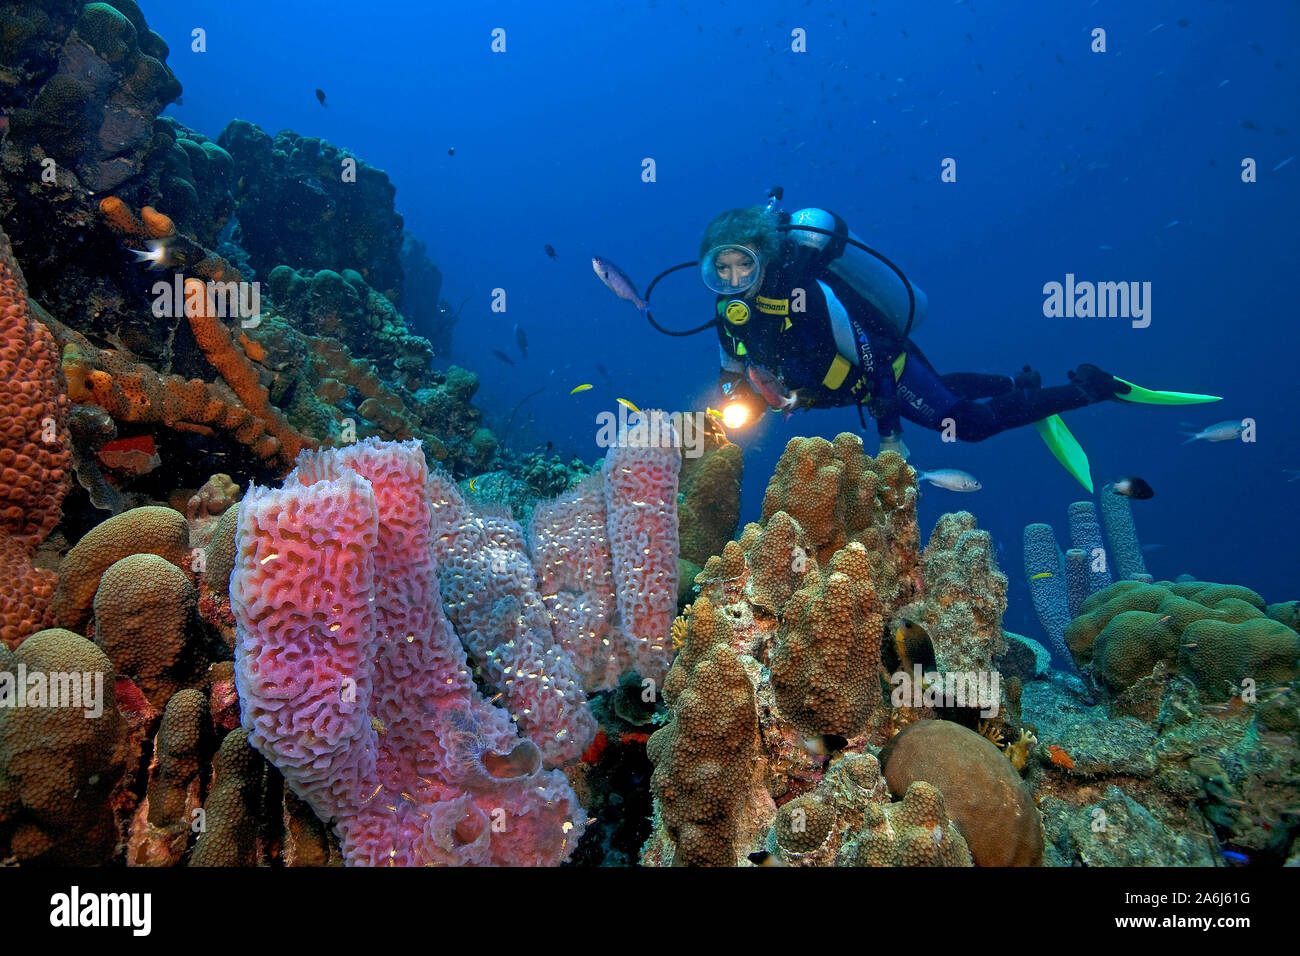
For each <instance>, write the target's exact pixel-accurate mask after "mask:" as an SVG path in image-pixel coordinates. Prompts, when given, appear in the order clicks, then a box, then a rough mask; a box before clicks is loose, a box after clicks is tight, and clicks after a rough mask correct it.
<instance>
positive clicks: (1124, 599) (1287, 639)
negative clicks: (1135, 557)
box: [1065, 581, 1300, 700]
mask: <svg viewBox="0 0 1300 956" xmlns="http://www.w3.org/2000/svg"><path fill="white" fill-rule="evenodd" d="M1264 611H1265V603H1264V600H1263V598H1261V597H1260V596H1259V595H1258V594H1256V593H1255V592H1254V591H1251V590H1250V589H1249V588H1244V587H1239V586H1235V585H1223V584H1212V583H1207V582H1203V581H1157V582H1153V583H1150V584H1146V583H1143V582H1140V581H1119V582H1116V583H1115V584H1113V585H1111V586H1110V587H1108V588H1105V589H1104V590H1101V591H1098V592H1097V593H1096V594H1094V595H1092V596H1091V597H1089V598H1088V600H1087V601H1085V602H1084V604H1083V608H1082V613H1081V614H1080V615H1079V617H1078V618H1076V619H1075V620H1074V621H1073V622H1071V624H1070V626H1069V627H1068V628H1066V631H1065V637H1066V641H1067V643H1068V644H1069V646H1070V650H1071V651H1072V652H1073V653H1074V656H1075V660H1076V661H1077V662H1078V663H1079V666H1080V667H1085V666H1088V665H1091V667H1092V672H1093V674H1094V675H1095V677H1096V679H1097V680H1098V682H1099V683H1100V684H1101V685H1102V686H1103V687H1105V688H1107V689H1108V690H1110V691H1111V692H1113V693H1118V692H1120V691H1123V690H1124V689H1126V688H1128V687H1130V686H1132V685H1133V684H1134V683H1135V682H1137V681H1138V680H1140V679H1141V678H1143V677H1146V676H1147V675H1149V674H1151V672H1152V670H1153V668H1155V667H1156V666H1157V664H1163V665H1164V666H1165V667H1167V668H1168V669H1169V670H1171V671H1176V672H1178V673H1182V674H1186V675H1187V676H1189V677H1190V678H1191V679H1192V680H1193V681H1194V682H1195V684H1196V686H1197V687H1198V688H1199V689H1200V691H1201V693H1202V694H1204V695H1205V696H1206V697H1207V698H1208V699H1210V700H1226V699H1227V698H1228V697H1230V696H1232V695H1233V694H1234V693H1238V694H1239V693H1240V692H1241V689H1242V687H1243V682H1244V681H1247V680H1250V681H1253V682H1254V685H1255V686H1259V687H1263V686H1267V685H1271V684H1283V683H1288V682H1290V681H1292V680H1294V679H1295V678H1296V677H1297V676H1298V675H1300V634H1297V633H1296V631H1294V630H1293V629H1291V628H1289V627H1287V626H1286V625H1285V624H1283V623H1281V622H1280V621H1275V620H1272V619H1270V618H1269V617H1267V616H1266V615H1265V613H1264Z"/></svg>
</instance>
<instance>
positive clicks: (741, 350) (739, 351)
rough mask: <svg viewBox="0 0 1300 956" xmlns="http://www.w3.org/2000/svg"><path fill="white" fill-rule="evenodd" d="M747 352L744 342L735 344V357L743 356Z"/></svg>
mask: <svg viewBox="0 0 1300 956" xmlns="http://www.w3.org/2000/svg"><path fill="white" fill-rule="evenodd" d="M733 341H734V340H733ZM747 351H748V349H746V348H745V343H744V342H736V354H737V355H744V354H745V353H746V352H747Z"/></svg>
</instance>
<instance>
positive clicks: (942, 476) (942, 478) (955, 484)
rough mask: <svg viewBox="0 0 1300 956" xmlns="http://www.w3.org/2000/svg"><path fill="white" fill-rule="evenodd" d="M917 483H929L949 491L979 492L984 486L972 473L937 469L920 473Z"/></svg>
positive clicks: (918, 473)
mask: <svg viewBox="0 0 1300 956" xmlns="http://www.w3.org/2000/svg"><path fill="white" fill-rule="evenodd" d="M916 480H917V481H928V482H929V483H930V484H932V485H934V486H935V487H936V488H946V489H948V490H949V491H979V490H980V489H981V488H983V487H984V486H983V485H981V484H980V482H979V479H978V478H976V477H975V476H974V475H972V474H971V473H970V472H967V471H961V470H959V469H957V468H936V469H935V470H934V471H918V472H917V473H916Z"/></svg>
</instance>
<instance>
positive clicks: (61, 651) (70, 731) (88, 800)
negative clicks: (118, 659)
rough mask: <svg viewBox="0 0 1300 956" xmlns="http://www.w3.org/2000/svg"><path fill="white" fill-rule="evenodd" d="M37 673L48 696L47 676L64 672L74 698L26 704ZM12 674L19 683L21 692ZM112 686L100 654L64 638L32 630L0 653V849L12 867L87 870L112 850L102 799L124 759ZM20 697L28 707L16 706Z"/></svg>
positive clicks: (109, 807)
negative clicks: (5, 848) (22, 680)
mask: <svg viewBox="0 0 1300 956" xmlns="http://www.w3.org/2000/svg"><path fill="white" fill-rule="evenodd" d="M38 675H39V677H40V684H41V685H42V686H44V687H45V693H46V694H47V695H53V694H55V686H56V681H55V675H69V676H70V677H71V682H70V683H63V679H62V678H60V683H62V688H63V692H81V693H79V694H78V695H77V697H78V698H80V699H79V700H77V699H76V698H72V697H70V696H63V695H62V694H61V695H60V697H59V700H60V701H61V705H59V706H34V705H33V701H32V697H31V695H32V693H33V688H34V687H35V686H36V685H35V683H34V682H33V679H34V678H36V677H37V676H38ZM20 676H26V678H27V685H28V686H27V687H26V688H22V689H21V690H20V688H19V687H18V679H19V677H20ZM115 683H116V680H115V674H114V672H113V665H112V663H111V662H110V661H109V659H108V657H106V656H105V654H104V652H103V651H102V650H100V649H99V648H98V647H96V646H95V645H94V644H92V643H91V642H90V641H87V640H85V639H84V638H82V637H80V636H79V635H77V634H73V633H72V632H71V631H66V630H61V629H58V628H52V629H49V630H45V631H39V632H37V633H36V634H33V635H31V636H30V637H28V638H27V640H25V641H24V642H23V643H22V644H21V645H19V647H18V649H17V650H16V651H14V652H13V653H12V654H10V653H9V652H8V651H5V650H4V649H3V648H0V697H3V698H4V699H5V703H4V705H3V706H0V846H8V847H9V851H10V853H11V854H12V855H13V856H14V857H16V858H17V859H18V861H19V862H21V863H39V864H46V865H56V866H90V865H98V864H101V863H106V862H108V861H109V860H110V859H112V857H113V856H114V854H115V853H116V851H117V844H118V824H117V820H116V818H115V814H114V807H113V803H112V800H111V797H112V795H113V793H114V791H115V789H116V787H117V786H118V783H119V782H120V781H121V779H122V777H123V774H124V773H125V772H126V768H127V762H128V760H130V759H131V758H130V755H129V748H128V746H127V728H126V726H125V724H124V722H123V720H122V718H121V716H120V715H119V713H118V707H117V694H116V692H115V689H114V687H115ZM87 684H89V686H88V687H87ZM87 689H88V690H89V691H90V697H91V699H87V696H86V694H85V691H86V690H87ZM22 691H25V692H26V694H27V706H24V707H18V706H15V702H14V699H13V695H14V694H15V693H19V692H22ZM95 696H98V700H97V702H96V701H94V697H95ZM44 699H45V702H46V704H47V705H52V704H54V703H55V699H54V697H53V696H47V697H45V698H44ZM74 701H75V702H76V706H70V704H71V703H73V702H74ZM92 703H94V704H95V706H93V707H92ZM96 711H98V712H97V713H96ZM73 794H75V795H76V798H75V799H70V798H69V797H70V795H73Z"/></svg>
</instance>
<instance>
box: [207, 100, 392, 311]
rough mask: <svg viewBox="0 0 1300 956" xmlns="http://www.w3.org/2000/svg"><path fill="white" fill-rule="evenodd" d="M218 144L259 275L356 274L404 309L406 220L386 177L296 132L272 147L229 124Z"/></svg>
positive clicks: (252, 129)
mask: <svg viewBox="0 0 1300 956" xmlns="http://www.w3.org/2000/svg"><path fill="white" fill-rule="evenodd" d="M217 142H218V144H219V145H220V146H221V147H222V148H223V149H224V150H225V151H226V152H227V153H229V154H230V157H231V159H232V160H233V162H234V167H235V175H236V178H237V180H238V182H239V185H238V187H237V188H236V189H235V200H236V207H235V217H236V218H237V219H238V222H239V225H238V228H237V229H236V231H235V237H236V239H237V241H238V243H239V245H240V246H242V247H243V248H244V249H245V250H247V252H248V256H249V260H250V261H251V262H252V264H253V268H254V269H256V270H257V272H258V273H259V274H260V275H264V276H266V275H269V274H270V272H271V270H272V269H274V268H275V267H276V266H288V267H290V268H291V269H300V268H306V269H327V270H332V271H333V272H335V273H342V272H343V271H344V270H345V269H355V270H356V271H357V272H359V273H360V274H361V276H362V277H363V278H364V279H365V281H366V282H367V283H369V284H370V286H371V287H373V288H375V289H378V290H379V292H380V293H381V294H382V295H385V296H389V297H390V299H391V301H394V302H395V301H398V299H399V297H400V295H401V290H402V262H401V251H402V217H401V216H400V215H398V214H397V212H396V211H395V210H394V208H393V196H394V195H395V193H396V189H395V188H394V186H393V184H392V183H391V182H389V180H388V176H387V174H385V173H384V172H383V171H382V170H378V169H375V168H374V167H372V166H370V165H368V164H366V163H365V162H363V161H362V160H360V159H357V158H356V157H353V156H351V155H349V154H348V153H346V152H345V151H343V150H340V149H339V148H338V147H336V146H333V145H331V144H330V143H327V142H325V141H324V140H320V139H316V138H314V137H310V136H299V135H298V134H297V133H294V132H292V131H290V130H282V131H281V132H279V133H277V134H276V136H275V138H274V139H272V138H271V137H270V136H269V135H267V134H266V133H264V132H263V131H262V130H261V129H259V128H258V127H257V126H254V125H253V124H252V123H248V122H245V121H244V120H234V121H233V122H231V123H230V125H228V126H227V127H226V129H225V130H224V131H223V132H222V134H221V136H220V137H218V140H217ZM347 164H351V168H350V169H349V168H347Z"/></svg>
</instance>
